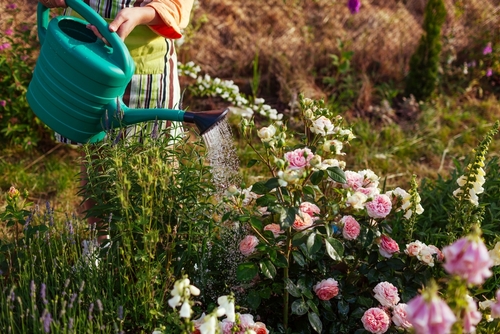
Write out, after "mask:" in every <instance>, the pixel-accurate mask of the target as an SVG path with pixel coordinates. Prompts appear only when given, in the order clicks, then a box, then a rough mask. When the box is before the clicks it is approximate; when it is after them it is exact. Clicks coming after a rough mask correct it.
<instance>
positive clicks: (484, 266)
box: [443, 237, 493, 284]
mask: <svg viewBox="0 0 500 334" xmlns="http://www.w3.org/2000/svg"><path fill="white" fill-rule="evenodd" d="M443 254H444V259H445V263H444V264H443V267H444V269H445V270H446V272H447V273H448V274H451V275H458V276H460V277H461V278H463V279H465V280H467V282H468V283H470V284H483V283H484V281H485V279H486V278H488V277H490V276H491V275H492V272H491V270H490V268H491V267H492V266H493V261H492V260H491V258H490V255H489V254H488V249H487V248H486V246H485V245H484V243H483V241H482V240H481V239H479V238H478V239H477V240H471V239H469V238H467V237H465V238H461V239H459V240H457V241H455V242H454V243H453V244H451V245H450V246H446V247H444V248H443Z"/></svg>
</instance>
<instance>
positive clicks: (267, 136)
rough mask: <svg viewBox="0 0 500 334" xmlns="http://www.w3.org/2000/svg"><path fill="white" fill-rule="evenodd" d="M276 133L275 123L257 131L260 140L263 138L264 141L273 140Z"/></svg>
mask: <svg viewBox="0 0 500 334" xmlns="http://www.w3.org/2000/svg"><path fill="white" fill-rule="evenodd" d="M275 134H276V128H275V127H274V125H269V126H267V127H263V128H261V129H260V130H259V131H257V136H259V138H260V140H262V141H263V142H269V141H271V140H272V139H273V137H274V135H275Z"/></svg>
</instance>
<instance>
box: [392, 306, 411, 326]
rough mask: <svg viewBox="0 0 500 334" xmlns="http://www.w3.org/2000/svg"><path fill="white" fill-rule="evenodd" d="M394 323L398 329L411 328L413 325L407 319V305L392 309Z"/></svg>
mask: <svg viewBox="0 0 500 334" xmlns="http://www.w3.org/2000/svg"><path fill="white" fill-rule="evenodd" d="M392 322H393V323H394V325H396V326H398V327H402V328H404V329H409V328H411V327H412V326H411V323H410V322H409V321H408V319H407V313H406V304H404V303H399V304H398V305H396V306H394V308H393V309H392Z"/></svg>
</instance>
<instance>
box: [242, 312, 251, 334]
mask: <svg viewBox="0 0 500 334" xmlns="http://www.w3.org/2000/svg"><path fill="white" fill-rule="evenodd" d="M254 325H255V322H254V320H253V315H251V314H248V313H244V314H240V331H241V333H242V334H243V333H245V331H246V330H247V329H250V328H252V327H253V326H254Z"/></svg>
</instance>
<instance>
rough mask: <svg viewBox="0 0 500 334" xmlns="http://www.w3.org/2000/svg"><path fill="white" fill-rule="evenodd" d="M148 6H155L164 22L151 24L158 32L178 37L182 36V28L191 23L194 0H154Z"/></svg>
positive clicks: (169, 36) (174, 37)
mask: <svg viewBox="0 0 500 334" xmlns="http://www.w3.org/2000/svg"><path fill="white" fill-rule="evenodd" d="M146 6H148V7H152V8H154V10H156V12H157V13H158V15H159V16H160V18H161V20H162V21H163V24H157V25H151V26H149V27H150V28H151V29H152V30H153V31H154V32H156V33H157V34H159V35H161V36H163V37H166V38H170V39H178V38H181V37H182V32H181V31H182V29H184V28H186V27H187V25H188V23H189V18H190V14H191V9H192V8H193V0H153V1H151V2H150V3H148V4H147V5H146Z"/></svg>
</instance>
